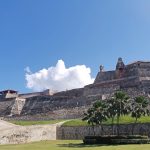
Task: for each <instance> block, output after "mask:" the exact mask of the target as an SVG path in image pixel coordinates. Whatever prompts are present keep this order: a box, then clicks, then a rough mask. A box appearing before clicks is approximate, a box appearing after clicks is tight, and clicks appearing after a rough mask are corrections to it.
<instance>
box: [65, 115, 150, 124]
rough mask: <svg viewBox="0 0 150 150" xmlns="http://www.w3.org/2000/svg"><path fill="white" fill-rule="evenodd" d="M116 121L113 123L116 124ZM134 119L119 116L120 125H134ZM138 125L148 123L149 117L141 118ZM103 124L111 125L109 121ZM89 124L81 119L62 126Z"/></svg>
mask: <svg viewBox="0 0 150 150" xmlns="http://www.w3.org/2000/svg"><path fill="white" fill-rule="evenodd" d="M116 122H117V121H116V119H115V121H114V123H116ZM134 122H135V119H134V118H132V117H130V116H121V118H120V124H129V123H134ZM138 123H150V116H143V117H141V118H140V119H139V120H138ZM104 124H111V119H109V120H107V121H106V122H104ZM88 125H89V124H88V123H87V122H86V121H82V120H81V119H74V120H70V121H67V122H65V123H64V124H63V126H88Z"/></svg>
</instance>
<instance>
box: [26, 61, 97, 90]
mask: <svg viewBox="0 0 150 150" xmlns="http://www.w3.org/2000/svg"><path fill="white" fill-rule="evenodd" d="M26 70H27V72H26V75H25V77H26V81H27V88H29V89H32V90H33V91H42V90H45V89H52V90H54V91H64V90H70V89H74V88H81V87H84V86H85V85H88V84H91V83H93V81H94V78H92V77H91V75H90V73H91V70H90V68H88V67H86V66H85V65H77V66H73V67H70V68H66V67H65V63H64V61H63V60H58V62H57V64H56V66H54V67H53V66H52V67H49V68H48V69H45V68H44V69H42V70H39V71H38V72H35V73H32V72H31V71H30V68H29V67H27V68H26Z"/></svg>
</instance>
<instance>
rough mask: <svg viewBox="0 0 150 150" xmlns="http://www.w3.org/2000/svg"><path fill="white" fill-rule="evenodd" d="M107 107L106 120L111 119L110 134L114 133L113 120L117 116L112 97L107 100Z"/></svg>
mask: <svg viewBox="0 0 150 150" xmlns="http://www.w3.org/2000/svg"><path fill="white" fill-rule="evenodd" d="M106 102H107V107H108V110H107V115H108V118H110V119H111V125H112V134H113V133H114V132H113V130H114V119H115V116H116V114H117V111H116V103H115V102H116V101H115V99H114V97H112V98H110V99H107V101H106Z"/></svg>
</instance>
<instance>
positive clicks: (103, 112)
mask: <svg viewBox="0 0 150 150" xmlns="http://www.w3.org/2000/svg"><path fill="white" fill-rule="evenodd" d="M93 108H94V110H95V119H96V124H97V125H99V126H100V127H101V131H102V132H101V133H103V125H102V123H103V122H104V121H107V119H108V113H107V110H108V107H107V103H106V102H104V101H102V100H99V101H96V102H95V103H94V104H93Z"/></svg>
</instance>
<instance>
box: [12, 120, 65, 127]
mask: <svg viewBox="0 0 150 150" xmlns="http://www.w3.org/2000/svg"><path fill="white" fill-rule="evenodd" d="M62 121H65V120H61V119H60V120H42V121H22V120H20V121H18V120H16V121H9V122H11V123H13V124H16V125H21V126H29V125H46V124H55V123H59V122H62Z"/></svg>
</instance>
